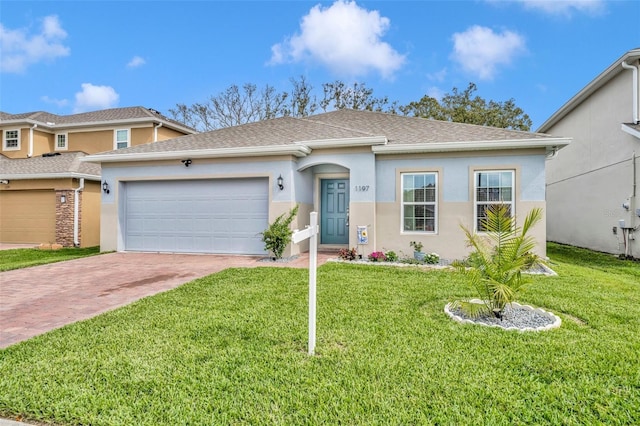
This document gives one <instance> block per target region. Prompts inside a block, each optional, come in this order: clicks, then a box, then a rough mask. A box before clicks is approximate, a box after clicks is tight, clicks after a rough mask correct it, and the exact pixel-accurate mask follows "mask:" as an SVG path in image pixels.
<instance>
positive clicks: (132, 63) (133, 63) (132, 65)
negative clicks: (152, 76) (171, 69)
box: [127, 56, 147, 68]
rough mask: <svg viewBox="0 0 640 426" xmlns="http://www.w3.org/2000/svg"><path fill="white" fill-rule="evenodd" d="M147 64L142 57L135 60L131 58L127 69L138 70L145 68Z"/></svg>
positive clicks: (135, 57)
mask: <svg viewBox="0 0 640 426" xmlns="http://www.w3.org/2000/svg"><path fill="white" fill-rule="evenodd" d="M146 63H147V61H145V60H144V58H141V57H140V56H134V57H133V58H131V60H130V61H129V63H128V64H127V67H128V68H138V67H141V66H143V65H144V64H146Z"/></svg>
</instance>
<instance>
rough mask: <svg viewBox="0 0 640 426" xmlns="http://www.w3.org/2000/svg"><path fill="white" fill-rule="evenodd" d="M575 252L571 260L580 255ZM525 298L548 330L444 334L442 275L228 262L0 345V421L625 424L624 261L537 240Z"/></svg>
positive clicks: (450, 279)
mask: <svg viewBox="0 0 640 426" xmlns="http://www.w3.org/2000/svg"><path fill="white" fill-rule="evenodd" d="M584 253H587V255H586V256H585V255H584ZM549 255H550V256H551V258H552V260H553V264H552V267H553V268H554V269H555V270H556V271H557V272H558V273H559V274H560V275H559V276H558V277H535V278H534V283H533V285H532V286H531V287H530V289H529V291H528V292H527V293H525V298H524V300H523V302H525V303H530V304H533V305H537V306H542V307H545V308H547V309H549V310H551V311H553V312H555V313H557V314H559V315H560V316H561V318H562V320H563V324H562V326H561V327H560V328H559V329H556V330H552V331H548V332H542V333H520V332H513V331H511V332H510V331H503V330H499V329H494V328H485V327H480V326H470V325H460V324H457V323H455V322H453V321H452V320H450V319H449V318H448V317H447V316H446V315H445V314H444V313H443V307H444V305H445V304H446V303H447V302H449V301H451V300H454V299H456V298H463V297H470V296H473V294H472V293H470V292H469V290H468V289H467V287H466V286H465V285H464V283H463V282H462V281H461V279H460V277H459V276H458V275H455V274H454V273H451V272H446V271H428V272H425V271H423V270H420V269H418V268H413V267H408V268H399V267H389V266H362V265H348V264H327V265H324V266H323V267H321V268H320V270H319V272H318V346H317V355H316V356H314V357H309V356H307V354H306V345H307V276H308V275H307V271H306V270H304V269H302V270H296V269H287V268H285V269H278V268H267V267H264V268H255V269H229V270H226V271H223V272H221V273H218V274H214V275H211V276H209V277H206V278H203V279H199V280H196V281H193V282H191V283H189V284H186V285H184V286H182V287H180V288H178V289H175V290H173V291H169V292H166V293H163V294H159V295H157V296H154V297H149V298H146V299H143V300H141V301H139V302H137V303H134V304H132V305H130V306H127V307H125V308H122V309H118V310H116V311H112V312H109V313H106V314H104V315H101V316H99V317H97V318H94V319H92V320H89V321H84V322H80V323H76V324H73V325H70V326H67V327H64V328H62V329H60V330H56V331H53V332H51V333H48V334H46V335H43V336H40V337H36V338H34V339H31V340H29V341H27V342H23V343H21V344H18V345H15V346H12V347H9V348H7V349H5V350H3V351H0V414H2V415H4V416H6V417H14V418H15V417H16V416H25V417H26V418H30V419H35V420H40V421H48V422H55V423H60V424H92V425H123V424H136V425H145V424H146V425H159V424H167V425H176V424H252V425H253V424H287V425H289V424H296V425H298V424H314V425H315V424H337V423H341V424H358V425H360V424H420V425H421V424H465V425H467V424H482V425H486V424H491V425H493V424H505V425H506V424H509V425H511V424H549V423H550V424H566V425H572V424H575V425H582V424H638V423H640V275H638V270H639V268H640V265H639V264H637V263H633V262H628V261H627V262H623V261H619V260H617V259H615V258H612V257H610V256H605V255H601V254H595V253H591V252H583V251H580V250H576V249H568V248H566V247H563V246H557V245H551V246H550V249H549Z"/></svg>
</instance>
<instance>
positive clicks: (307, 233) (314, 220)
mask: <svg viewBox="0 0 640 426" xmlns="http://www.w3.org/2000/svg"><path fill="white" fill-rule="evenodd" d="M310 223H311V224H310V225H309V226H307V227H306V228H305V229H303V230H302V231H298V230H296V231H294V232H293V235H292V238H291V239H292V241H293V242H294V243H295V244H298V243H299V242H301V241H304V240H306V239H307V238H308V239H309V355H313V354H314V351H315V349H316V268H317V266H318V212H311V214H310Z"/></svg>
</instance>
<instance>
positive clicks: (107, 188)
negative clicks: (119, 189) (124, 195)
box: [102, 180, 111, 194]
mask: <svg viewBox="0 0 640 426" xmlns="http://www.w3.org/2000/svg"><path fill="white" fill-rule="evenodd" d="M102 190H103V191H104V193H105V194H108V193H109V192H111V191H109V184H108V183H107V181H106V180H105V181H104V182H102Z"/></svg>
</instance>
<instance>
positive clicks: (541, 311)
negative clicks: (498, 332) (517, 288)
mask: <svg viewBox="0 0 640 426" xmlns="http://www.w3.org/2000/svg"><path fill="white" fill-rule="evenodd" d="M470 302H472V303H481V301H480V300H478V299H473V300H470ZM451 305H452V304H451V303H447V304H446V305H445V307H444V312H445V313H446V314H447V315H449V317H451V319H453V320H454V321H457V322H459V323H461V324H475V325H484V326H486V327H498V328H502V329H503V330H516V331H547V330H552V329H554V328H558V327H560V325H561V324H562V320H561V319H560V317H559V316H557V315H556V314H554V313H552V312H548V311H545V310H544V309H541V308H534V307H533V306H529V305H521V304H519V303H517V302H513V303H512V305H515V306H519V307H521V308H523V309H527V310H530V311H535V312H537V313H538V314H540V315H543V316H546V317H549V318H551V319H552V320H553V322H552V323H551V324H548V325H546V326H543V327H523V328H519V327H503V326H501V325H499V324H486V323H483V322H476V321H473V320H470V319H467V318H462V317H460V316H458V315H456V314H454V313H453V312H451V310H450V309H449V308H450V307H451Z"/></svg>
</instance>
